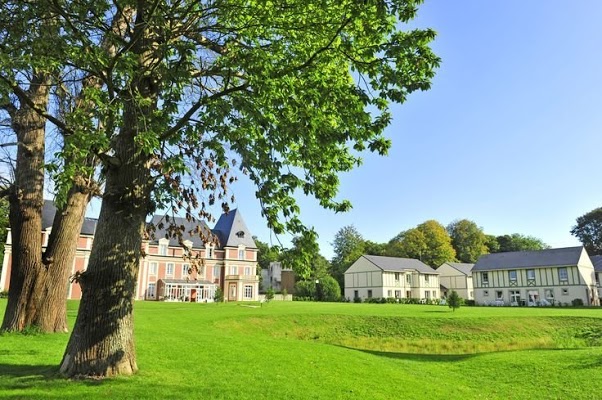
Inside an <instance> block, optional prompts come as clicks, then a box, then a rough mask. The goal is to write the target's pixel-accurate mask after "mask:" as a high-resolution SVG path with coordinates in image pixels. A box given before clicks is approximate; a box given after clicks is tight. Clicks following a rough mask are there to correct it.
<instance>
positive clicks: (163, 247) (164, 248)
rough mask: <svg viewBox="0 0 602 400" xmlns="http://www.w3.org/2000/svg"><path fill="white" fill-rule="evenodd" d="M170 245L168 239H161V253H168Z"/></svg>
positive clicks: (163, 254) (161, 254)
mask: <svg viewBox="0 0 602 400" xmlns="http://www.w3.org/2000/svg"><path fill="white" fill-rule="evenodd" d="M168 245H169V240H167V239H159V255H160V256H166V255H167V247H168Z"/></svg>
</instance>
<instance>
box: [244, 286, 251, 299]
mask: <svg viewBox="0 0 602 400" xmlns="http://www.w3.org/2000/svg"><path fill="white" fill-rule="evenodd" d="M243 299H246V300H251V299H253V285H245V287H244V288H243Z"/></svg>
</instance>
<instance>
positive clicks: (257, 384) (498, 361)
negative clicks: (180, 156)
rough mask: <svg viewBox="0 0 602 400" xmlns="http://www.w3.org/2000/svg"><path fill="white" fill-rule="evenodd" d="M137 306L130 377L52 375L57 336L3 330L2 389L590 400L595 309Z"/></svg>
mask: <svg viewBox="0 0 602 400" xmlns="http://www.w3.org/2000/svg"><path fill="white" fill-rule="evenodd" d="M5 306H6V301H5V300H0V310H2V312H3V310H4V308H5ZM76 307H77V303H75V302H73V303H70V304H69V313H70V318H71V321H73V320H74V317H75V312H76ZM135 313H136V315H135V319H136V339H137V350H138V366H139V368H140V371H139V373H138V374H137V375H135V376H133V377H128V378H116V379H107V380H103V381H68V380H65V379H62V378H60V377H58V376H57V375H56V366H57V365H58V363H59V361H60V359H61V355H62V352H63V350H64V347H65V344H66V342H67V339H68V335H62V334H59V335H23V334H4V335H0V398H9V399H18V398H27V399H29V398H43V399H88V398H117V399H120V398H131V399H139V398H157V399H186V398H190V399H201V398H207V399H220V398H224V399H338V398H342V399H346V398H350V399H351V398H358V399H388V400H390V399H398V398H404V399H443V398H445V399H498V398H499V399H508V398H513V399H526V398H537V399H547V398H549V399H599V398H602V378H601V377H602V347H600V346H602V309H558V308H545V309H536V308H498V307H473V308H468V307H463V308H460V309H459V310H458V311H456V312H455V313H453V312H451V310H449V309H448V308H446V307H439V306H421V305H396V304H343V303H341V304H335V303H332V304H318V303H301V302H288V303H282V302H272V303H270V304H269V305H267V306H264V307H261V308H255V307H247V306H244V305H239V304H220V305H216V304H208V305H204V304H178V303H155V302H138V303H137V304H136V309H135Z"/></svg>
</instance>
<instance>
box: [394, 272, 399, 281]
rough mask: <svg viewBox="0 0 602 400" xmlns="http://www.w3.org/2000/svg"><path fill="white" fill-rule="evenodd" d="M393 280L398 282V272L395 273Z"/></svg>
mask: <svg viewBox="0 0 602 400" xmlns="http://www.w3.org/2000/svg"><path fill="white" fill-rule="evenodd" d="M395 280H396V281H398V280H399V272H396V273H395Z"/></svg>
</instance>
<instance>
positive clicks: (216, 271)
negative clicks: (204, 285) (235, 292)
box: [213, 267, 219, 280]
mask: <svg viewBox="0 0 602 400" xmlns="http://www.w3.org/2000/svg"><path fill="white" fill-rule="evenodd" d="M213 279H214V280H216V279H217V280H219V267H213Z"/></svg>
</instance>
